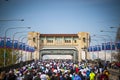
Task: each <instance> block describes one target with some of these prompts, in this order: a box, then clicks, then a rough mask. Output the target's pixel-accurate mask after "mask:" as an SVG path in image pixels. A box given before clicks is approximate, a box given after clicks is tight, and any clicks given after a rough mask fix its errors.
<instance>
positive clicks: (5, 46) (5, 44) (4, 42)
mask: <svg viewBox="0 0 120 80" xmlns="http://www.w3.org/2000/svg"><path fill="white" fill-rule="evenodd" d="M17 28H28V29H30V28H31V27H11V28H8V29H6V31H5V37H4V67H5V65H6V56H5V55H6V37H7V32H8V31H9V30H11V29H17Z"/></svg>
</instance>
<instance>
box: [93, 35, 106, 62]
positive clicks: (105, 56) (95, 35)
mask: <svg viewBox="0 0 120 80" xmlns="http://www.w3.org/2000/svg"><path fill="white" fill-rule="evenodd" d="M93 36H95V37H98V38H102V39H103V40H104V41H105V43H106V39H105V38H104V37H102V36H100V35H99V36H96V35H93ZM104 46H105V45H104ZM104 48H105V61H106V47H104Z"/></svg>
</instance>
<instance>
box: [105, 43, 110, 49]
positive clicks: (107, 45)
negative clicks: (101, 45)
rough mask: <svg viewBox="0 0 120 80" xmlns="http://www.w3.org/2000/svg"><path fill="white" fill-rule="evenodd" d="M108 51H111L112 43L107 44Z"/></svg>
mask: <svg viewBox="0 0 120 80" xmlns="http://www.w3.org/2000/svg"><path fill="white" fill-rule="evenodd" d="M106 50H111V42H107V43H106Z"/></svg>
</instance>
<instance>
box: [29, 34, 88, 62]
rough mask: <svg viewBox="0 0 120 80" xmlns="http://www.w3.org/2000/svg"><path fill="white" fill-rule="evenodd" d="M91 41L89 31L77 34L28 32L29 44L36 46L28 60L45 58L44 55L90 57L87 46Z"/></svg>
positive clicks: (76, 58)
mask: <svg viewBox="0 0 120 80" xmlns="http://www.w3.org/2000/svg"><path fill="white" fill-rule="evenodd" d="M89 43H90V35H89V33H87V32H78V33H77V34H41V33H39V32H29V33H28V44H29V45H30V46H33V47H35V49H36V51H35V52H34V53H32V54H31V55H32V57H30V55H29V57H28V60H29V59H31V58H33V59H43V56H44V55H71V56H72V59H73V60H74V61H75V60H77V61H81V60H82V59H89V54H88V53H87V47H88V46H89Z"/></svg>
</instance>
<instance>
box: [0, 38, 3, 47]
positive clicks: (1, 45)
mask: <svg viewBox="0 0 120 80" xmlns="http://www.w3.org/2000/svg"><path fill="white" fill-rule="evenodd" d="M0 48H4V38H2V37H0Z"/></svg>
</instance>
